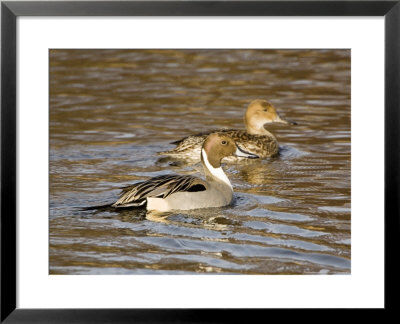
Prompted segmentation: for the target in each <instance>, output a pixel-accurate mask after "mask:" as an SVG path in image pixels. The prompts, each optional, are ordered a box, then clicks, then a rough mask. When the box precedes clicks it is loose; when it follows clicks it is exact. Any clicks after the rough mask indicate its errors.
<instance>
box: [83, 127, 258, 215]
mask: <svg viewBox="0 0 400 324" xmlns="http://www.w3.org/2000/svg"><path fill="white" fill-rule="evenodd" d="M200 155H201V162H202V164H203V168H204V173H205V180H203V179H201V178H198V177H195V176H191V175H184V176H182V175H162V176H158V177H154V178H151V179H149V180H146V181H143V182H139V183H135V184H133V185H130V186H127V187H124V188H122V193H121V196H120V198H119V199H118V200H117V201H116V202H115V203H113V204H111V205H105V206H98V207H99V208H104V207H115V208H127V207H140V206H143V207H144V206H146V209H147V210H155V211H160V212H165V211H170V210H189V209H197V208H208V207H221V206H226V205H229V204H230V203H231V201H232V197H233V189H232V185H231V183H230V181H229V179H228V177H227V176H226V174H225V173H224V171H223V170H222V168H221V160H222V159H223V158H224V157H227V156H231V155H236V156H241V157H245V158H258V156H257V155H254V154H251V153H248V152H245V151H243V150H241V149H240V148H239V147H238V146H237V145H236V143H235V141H234V140H233V139H232V138H231V137H229V136H227V135H226V134H221V133H213V134H210V135H209V136H207V138H206V140H205V141H204V143H203V145H202V148H201V153H200ZM95 208H96V207H89V208H87V209H95Z"/></svg>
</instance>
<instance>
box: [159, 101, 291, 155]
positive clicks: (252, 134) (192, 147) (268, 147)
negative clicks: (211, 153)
mask: <svg viewBox="0 0 400 324" xmlns="http://www.w3.org/2000/svg"><path fill="white" fill-rule="evenodd" d="M244 123H245V125H246V130H238V129H221V130H214V131H210V132H204V133H199V134H195V135H190V136H187V137H185V138H183V139H181V140H178V141H175V142H172V143H171V144H176V145H177V146H176V147H175V148H174V149H172V150H170V151H165V152H160V153H159V154H161V155H167V156H171V157H176V158H181V159H190V160H194V161H198V157H199V156H200V150H201V147H202V144H203V142H204V140H205V138H206V137H207V136H208V135H209V134H210V133H214V132H220V133H224V134H226V135H228V136H230V137H232V138H233V140H235V142H236V143H237V144H238V145H239V146H240V147H241V148H243V149H244V150H245V151H247V152H250V153H253V154H256V155H258V156H259V157H260V158H267V157H272V156H275V155H277V154H278V152H279V145H278V141H277V140H276V138H275V136H274V135H272V134H271V133H270V132H269V131H267V130H266V129H265V128H264V125H265V124H268V123H283V124H288V125H294V124H296V123H294V122H289V121H287V120H284V119H282V118H281V117H280V116H279V115H278V113H277V111H276V109H275V107H274V106H273V105H272V104H271V103H269V102H268V101H266V100H261V99H256V100H253V101H252V102H251V103H250V104H249V106H248V107H247V109H246V113H245V115H244ZM239 159H240V158H239ZM237 160H238V157H234V156H231V157H227V158H225V159H224V161H237Z"/></svg>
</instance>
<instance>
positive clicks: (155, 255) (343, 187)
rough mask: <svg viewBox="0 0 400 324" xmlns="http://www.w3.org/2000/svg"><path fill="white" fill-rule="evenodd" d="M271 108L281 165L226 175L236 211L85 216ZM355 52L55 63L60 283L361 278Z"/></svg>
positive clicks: (130, 54)
mask: <svg viewBox="0 0 400 324" xmlns="http://www.w3.org/2000/svg"><path fill="white" fill-rule="evenodd" d="M256 98H260V99H267V100H269V101H271V102H272V103H273V104H274V105H275V107H276V108H277V109H278V111H279V112H280V114H281V116H282V117H284V118H287V119H289V120H293V121H296V122H297V123H298V125H297V126H284V125H282V126H279V125H272V126H268V127H267V128H268V130H270V131H271V132H273V133H274V134H275V135H276V137H277V138H278V141H279V143H280V146H281V152H280V155H279V156H278V157H276V158H271V159H267V160H262V161H260V160H256V161H254V160H252V161H251V162H249V163H244V164H240V165H234V164H227V165H224V169H225V171H226V173H227V175H228V177H229V179H230V180H231V182H232V185H233V187H234V190H235V196H234V202H233V204H232V205H231V206H228V207H224V208H210V209H204V210H194V211H189V212H171V213H165V214H162V215H154V214H146V212H145V211H143V210H130V211H127V210H125V211H122V212H116V211H81V210H80V209H79V208H77V207H79V206H91V205H99V204H105V203H109V202H113V201H115V200H116V199H117V197H118V193H119V190H118V188H120V187H121V186H124V185H127V184H130V183H134V182H137V181H139V180H144V179H148V178H149V177H153V176H157V175H161V174H167V173H178V174H196V175H200V176H201V166H200V165H199V164H188V163H182V162H181V161H174V160H170V159H165V158H160V156H157V152H159V151H163V150H166V149H170V148H172V147H174V145H171V144H169V143H170V142H172V141H174V140H177V139H179V138H181V137H183V136H186V135H188V134H191V133H194V132H200V131H205V130H213V129H216V128H224V127H228V128H243V127H244V126H243V114H244V110H245V108H246V106H247V104H248V103H249V102H250V101H251V100H253V99H256ZM350 135H351V134H350V51H348V50H51V51H50V219H49V227H50V240H49V244H50V260H49V271H50V274H199V273H213V274H215V273H222V274H348V273H350V256H351V241H350V225H351V223H350V201H351V197H350V150H351V146H350V143H351V138H350Z"/></svg>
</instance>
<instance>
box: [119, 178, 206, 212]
mask: <svg viewBox="0 0 400 324" xmlns="http://www.w3.org/2000/svg"><path fill="white" fill-rule="evenodd" d="M191 189H192V190H191ZM202 190H206V184H205V182H204V181H203V180H202V179H200V178H197V177H193V176H190V175H187V176H182V175H162V176H158V177H154V178H151V179H149V180H146V181H143V182H139V183H135V184H133V185H130V186H127V187H124V188H122V192H121V195H120V198H119V199H118V200H117V201H116V202H115V203H114V205H113V206H114V207H131V206H140V205H143V204H145V202H146V198H147V197H153V198H166V197H168V196H169V195H172V194H173V193H175V192H179V191H202Z"/></svg>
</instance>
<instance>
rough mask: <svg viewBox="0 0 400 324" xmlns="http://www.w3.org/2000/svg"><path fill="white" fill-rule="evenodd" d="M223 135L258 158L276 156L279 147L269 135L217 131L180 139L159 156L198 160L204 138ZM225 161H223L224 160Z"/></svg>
mask: <svg viewBox="0 0 400 324" xmlns="http://www.w3.org/2000/svg"><path fill="white" fill-rule="evenodd" d="M215 132H219V133H225V134H227V135H228V136H230V137H232V139H233V140H234V141H235V142H236V143H237V144H238V145H239V146H240V147H241V148H242V149H244V150H245V151H247V152H250V153H253V154H257V155H258V156H259V157H260V158H267V157H272V156H275V155H277V154H278V152H279V146H278V142H277V140H276V138H275V137H274V136H273V135H272V134H270V135H252V134H249V133H247V132H246V131H245V130H237V129H219V130H214V131H211V132H204V133H198V134H195V135H190V136H187V137H184V138H182V139H181V140H178V141H175V142H172V143H171V144H176V145H177V146H176V147H175V148H174V149H172V150H170V151H166V152H161V153H160V154H163V155H169V156H176V157H180V158H190V159H195V160H199V159H200V153H201V147H202V145H203V142H204V140H205V139H206V137H207V136H208V135H209V134H211V133H215ZM237 159H239V158H234V157H230V158H229V160H237ZM224 161H225V159H224Z"/></svg>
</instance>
